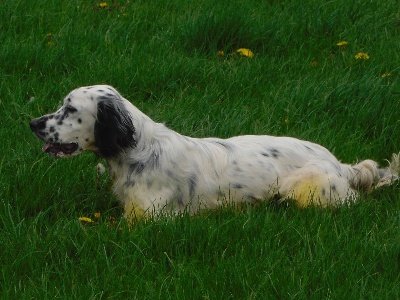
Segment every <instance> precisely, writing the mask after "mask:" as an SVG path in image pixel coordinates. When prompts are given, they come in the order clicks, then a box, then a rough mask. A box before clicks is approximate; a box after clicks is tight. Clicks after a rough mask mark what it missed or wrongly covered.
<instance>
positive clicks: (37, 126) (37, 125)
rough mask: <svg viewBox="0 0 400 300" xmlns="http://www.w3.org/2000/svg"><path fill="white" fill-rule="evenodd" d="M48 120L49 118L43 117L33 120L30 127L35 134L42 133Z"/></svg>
mask: <svg viewBox="0 0 400 300" xmlns="http://www.w3.org/2000/svg"><path fill="white" fill-rule="evenodd" d="M47 120H48V117H47V116H44V117H41V118H37V119H33V120H32V121H31V122H30V123H29V126H30V127H31V130H32V131H33V132H36V133H38V131H41V130H43V129H45V128H46V122H47Z"/></svg>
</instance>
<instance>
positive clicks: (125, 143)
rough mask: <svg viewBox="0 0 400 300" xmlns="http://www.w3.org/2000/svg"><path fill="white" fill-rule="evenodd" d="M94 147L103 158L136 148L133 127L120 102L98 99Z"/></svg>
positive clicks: (112, 99)
mask: <svg viewBox="0 0 400 300" xmlns="http://www.w3.org/2000/svg"><path fill="white" fill-rule="evenodd" d="M94 135H95V146H96V147H97V148H98V152H99V154H100V155H101V156H103V157H105V158H110V157H114V156H116V155H118V154H119V153H120V152H121V151H124V150H126V149H127V148H134V147H136V140H135V136H134V135H135V127H134V126H133V123H132V119H131V116H130V115H129V112H128V111H127V110H126V108H125V107H124V104H123V102H122V101H119V100H118V99H116V98H110V97H99V103H98V105H97V120H96V123H95V126H94Z"/></svg>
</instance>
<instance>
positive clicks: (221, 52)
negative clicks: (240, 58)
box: [217, 50, 225, 57]
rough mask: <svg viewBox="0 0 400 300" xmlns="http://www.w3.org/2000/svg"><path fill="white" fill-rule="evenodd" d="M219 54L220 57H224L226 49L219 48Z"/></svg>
mask: <svg viewBox="0 0 400 300" xmlns="http://www.w3.org/2000/svg"><path fill="white" fill-rule="evenodd" d="M217 55H218V56H220V57H222V56H224V55H225V53H224V51H222V50H219V51H218V52H217Z"/></svg>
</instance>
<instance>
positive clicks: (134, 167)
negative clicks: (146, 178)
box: [129, 162, 146, 175]
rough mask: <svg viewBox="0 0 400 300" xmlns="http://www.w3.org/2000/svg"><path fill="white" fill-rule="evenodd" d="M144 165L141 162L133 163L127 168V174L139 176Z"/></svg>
mask: <svg viewBox="0 0 400 300" xmlns="http://www.w3.org/2000/svg"><path fill="white" fill-rule="evenodd" d="M145 167H146V165H145V164H144V163H142V162H135V163H133V164H131V165H130V166H129V172H130V173H136V174H138V175H139V174H141V173H142V172H143V170H144V168H145Z"/></svg>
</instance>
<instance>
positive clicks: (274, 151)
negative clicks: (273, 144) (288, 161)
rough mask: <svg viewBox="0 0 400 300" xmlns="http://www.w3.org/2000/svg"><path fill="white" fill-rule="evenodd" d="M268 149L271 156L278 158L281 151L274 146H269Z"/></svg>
mask: <svg viewBox="0 0 400 300" xmlns="http://www.w3.org/2000/svg"><path fill="white" fill-rule="evenodd" d="M268 150H269V153H270V154H271V155H272V157H273V158H278V157H279V156H280V155H281V152H280V151H279V150H278V149H276V148H269V149H268Z"/></svg>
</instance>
